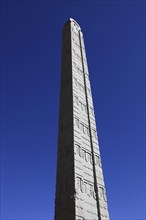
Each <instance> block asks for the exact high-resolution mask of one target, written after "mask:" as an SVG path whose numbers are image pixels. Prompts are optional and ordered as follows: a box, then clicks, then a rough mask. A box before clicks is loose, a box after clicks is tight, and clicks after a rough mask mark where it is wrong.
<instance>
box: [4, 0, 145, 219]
mask: <svg viewBox="0 0 146 220" xmlns="http://www.w3.org/2000/svg"><path fill="white" fill-rule="evenodd" d="M1 9H2V10H1V30H2V35H1V40H2V41H1V42H2V47H1V55H2V65H1V69H2V77H1V79H2V84H1V85H2V96H1V98H2V99H1V104H2V121H1V127H2V130H1V136H2V145H1V159H2V160H1V161H2V163H1V164H2V166H1V219H2V220H10V219H13V220H22V219H23V220H28V219H29V220H31V219H39V220H43V219H48V220H52V219H53V215H54V214H53V212H54V193H55V178H56V158H57V136H58V134H57V133H58V114H59V87H60V63H61V37H62V36H61V34H62V27H63V25H64V23H65V22H66V21H67V20H68V18H70V17H72V18H74V19H75V20H76V21H77V22H78V23H79V24H80V26H81V28H82V31H83V34H84V39H85V46H86V52H87V59H88V65H89V72H90V81H91V87H92V93H93V101H94V106H95V115H96V122H97V128H98V136H99V142H100V150H101V157H102V163H103V169H104V177H105V184H106V189H107V198H108V204H109V211H110V216H111V219H113V220H142V219H144V217H145V164H144V160H145V150H144V148H145V143H144V136H145V133H144V132H145V124H144V122H145V121H144V118H145V112H144V108H145V106H144V105H145V92H144V87H145V3H144V1H47V0H46V1H12V0H11V1H2V3H1Z"/></svg>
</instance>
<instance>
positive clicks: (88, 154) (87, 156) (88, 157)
mask: <svg viewBox="0 0 146 220" xmlns="http://www.w3.org/2000/svg"><path fill="white" fill-rule="evenodd" d="M86 161H87V162H90V161H91V154H90V153H88V152H86Z"/></svg>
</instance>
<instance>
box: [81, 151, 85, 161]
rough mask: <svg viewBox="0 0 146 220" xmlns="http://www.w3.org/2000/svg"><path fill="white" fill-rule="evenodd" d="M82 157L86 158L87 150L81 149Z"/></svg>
mask: <svg viewBox="0 0 146 220" xmlns="http://www.w3.org/2000/svg"><path fill="white" fill-rule="evenodd" d="M81 157H82V158H83V159H85V157H86V151H85V150H83V149H82V150H81Z"/></svg>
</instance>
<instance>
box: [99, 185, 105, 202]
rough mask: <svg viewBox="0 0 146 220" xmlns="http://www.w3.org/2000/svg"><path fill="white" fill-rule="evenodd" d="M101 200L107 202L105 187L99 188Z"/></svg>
mask: <svg viewBox="0 0 146 220" xmlns="http://www.w3.org/2000/svg"><path fill="white" fill-rule="evenodd" d="M99 198H100V199H104V201H106V194H105V189H104V188H103V187H99Z"/></svg>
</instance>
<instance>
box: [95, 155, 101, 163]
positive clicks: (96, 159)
mask: <svg viewBox="0 0 146 220" xmlns="http://www.w3.org/2000/svg"><path fill="white" fill-rule="evenodd" d="M95 164H97V165H99V166H101V161H100V157H99V156H97V155H95Z"/></svg>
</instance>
